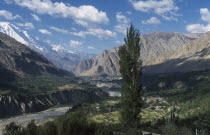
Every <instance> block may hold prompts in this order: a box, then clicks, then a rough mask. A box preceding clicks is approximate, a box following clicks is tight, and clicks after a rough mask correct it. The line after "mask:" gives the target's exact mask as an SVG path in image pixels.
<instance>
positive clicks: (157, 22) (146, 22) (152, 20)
mask: <svg viewBox="0 0 210 135" xmlns="http://www.w3.org/2000/svg"><path fill="white" fill-rule="evenodd" d="M141 23H142V24H160V23H161V22H160V20H159V19H158V18H157V17H151V18H150V19H149V20H145V21H142V22H141Z"/></svg>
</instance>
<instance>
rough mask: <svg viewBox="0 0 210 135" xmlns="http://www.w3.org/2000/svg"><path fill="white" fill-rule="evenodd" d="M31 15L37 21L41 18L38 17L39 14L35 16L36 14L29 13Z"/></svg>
mask: <svg viewBox="0 0 210 135" xmlns="http://www.w3.org/2000/svg"><path fill="white" fill-rule="evenodd" d="M31 16H32V17H33V19H34V20H35V21H38V22H40V21H41V19H40V18H39V16H37V15H35V14H31Z"/></svg>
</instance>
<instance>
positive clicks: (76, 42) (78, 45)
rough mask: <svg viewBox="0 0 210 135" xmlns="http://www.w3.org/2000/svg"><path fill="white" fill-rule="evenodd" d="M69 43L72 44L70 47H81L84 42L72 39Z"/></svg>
mask: <svg viewBox="0 0 210 135" xmlns="http://www.w3.org/2000/svg"><path fill="white" fill-rule="evenodd" d="M69 44H70V47H72V48H79V47H81V46H82V44H83V42H79V41H75V40H71V41H70V42H69Z"/></svg>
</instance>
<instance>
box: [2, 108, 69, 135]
mask: <svg viewBox="0 0 210 135" xmlns="http://www.w3.org/2000/svg"><path fill="white" fill-rule="evenodd" d="M69 108H71V107H57V108H51V109H48V110H45V111H42V112H37V113H30V114H23V115H20V116H15V117H11V118H8V119H0V135H2V130H3V128H4V126H5V125H6V124H9V123H10V122H16V123H18V124H20V125H22V126H26V125H27V124H28V123H29V122H30V121H31V120H33V119H34V120H35V122H36V124H38V125H39V124H43V123H45V122H47V121H52V120H54V119H55V118H57V117H58V116H60V115H62V114H64V113H66V112H67V111H68V109H69Z"/></svg>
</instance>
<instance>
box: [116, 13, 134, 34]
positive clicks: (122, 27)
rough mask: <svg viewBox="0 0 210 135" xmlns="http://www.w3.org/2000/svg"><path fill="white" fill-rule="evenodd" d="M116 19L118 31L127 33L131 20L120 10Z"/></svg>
mask: <svg viewBox="0 0 210 135" xmlns="http://www.w3.org/2000/svg"><path fill="white" fill-rule="evenodd" d="M116 19H117V22H118V24H117V25H116V26H115V27H114V28H115V30H116V31H117V32H120V33H123V34H126V31H127V28H128V27H129V23H130V20H129V19H128V18H127V17H126V16H124V15H122V13H120V12H118V13H117V14H116Z"/></svg>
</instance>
